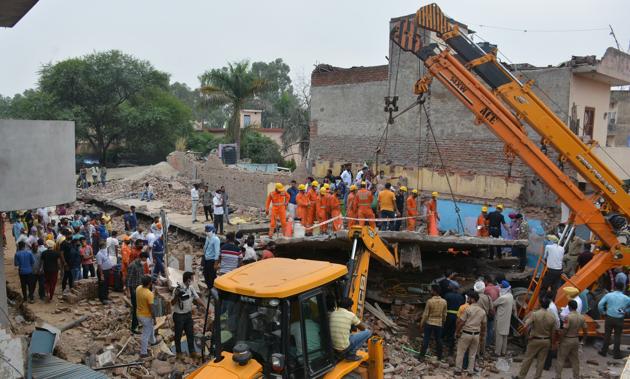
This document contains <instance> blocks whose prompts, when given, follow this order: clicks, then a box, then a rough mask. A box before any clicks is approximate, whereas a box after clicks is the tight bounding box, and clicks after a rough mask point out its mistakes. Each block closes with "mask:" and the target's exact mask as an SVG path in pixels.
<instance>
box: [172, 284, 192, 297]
mask: <svg viewBox="0 0 630 379" xmlns="http://www.w3.org/2000/svg"><path fill="white" fill-rule="evenodd" d="M175 297H177V299H178V300H181V301H184V300H188V299H190V293H189V292H188V289H187V288H185V287H183V286H182V285H181V284H179V283H177V290H176V291H175Z"/></svg>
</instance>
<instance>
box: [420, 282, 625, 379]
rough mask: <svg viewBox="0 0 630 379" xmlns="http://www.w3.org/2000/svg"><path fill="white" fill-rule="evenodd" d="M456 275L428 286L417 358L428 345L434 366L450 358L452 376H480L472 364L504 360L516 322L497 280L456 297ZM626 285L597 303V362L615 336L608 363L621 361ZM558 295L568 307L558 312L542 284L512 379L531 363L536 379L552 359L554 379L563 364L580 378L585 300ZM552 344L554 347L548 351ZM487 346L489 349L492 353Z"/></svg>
mask: <svg viewBox="0 0 630 379" xmlns="http://www.w3.org/2000/svg"><path fill="white" fill-rule="evenodd" d="M456 275H457V274H456V273H454V272H451V271H448V272H446V273H445V274H444V276H442V277H440V278H438V279H436V280H434V281H433V282H432V285H431V297H430V298H429V299H428V301H427V302H426V305H425V308H424V312H423V314H422V318H421V320H420V329H421V331H422V334H423V341H422V348H421V351H420V356H421V357H424V356H425V355H426V354H427V351H428V348H429V345H430V342H431V341H434V354H435V356H437V358H438V359H439V360H442V359H443V357H444V355H448V356H454V357H455V374H456V375H460V374H461V373H462V372H463V371H464V370H467V371H468V373H469V374H471V375H473V374H476V373H478V372H479V368H478V367H477V366H476V365H475V362H476V359H477V358H485V357H488V356H491V357H494V358H499V357H505V356H506V354H507V341H508V335H510V330H511V325H512V318H513V317H516V316H518V315H517V309H516V302H515V299H514V296H513V294H512V291H511V286H510V283H509V282H508V281H507V280H505V279H503V278H502V277H501V278H498V279H495V278H492V277H490V278H481V279H479V280H477V281H476V282H475V283H474V285H473V288H472V289H470V290H468V291H461V290H460V285H459V283H458V282H457V280H456ZM627 285H628V283H627V277H625V282H624V277H623V276H621V275H620V276H619V277H618V279H615V283H614V286H615V290H614V291H612V292H609V293H608V294H606V295H605V296H604V297H603V298H602V299H601V300H600V301H599V303H598V310H599V312H600V313H601V314H602V315H605V320H606V321H605V333H604V343H603V347H602V350H600V351H599V354H600V355H602V356H606V354H607V353H608V347H609V345H610V343H611V336H612V335H613V334H614V340H613V341H612V342H613V358H614V359H621V358H623V357H622V355H621V352H620V350H619V349H620V338H621V334H622V332H623V330H622V329H623V320H624V317H625V314H626V313H627V312H628V311H630V297H628V296H627V295H626V294H625V293H624V290H625V289H626V288H627ZM563 295H564V296H566V299H567V301H568V304H567V305H566V306H565V307H563V308H561V309H558V307H557V306H556V305H555V303H554V299H555V298H556V292H554V291H553V287H551V286H545V284H543V289H542V291H541V294H540V297H539V304H538V305H539V306H538V308H537V310H536V311H534V312H532V313H530V314H529V315H527V316H526V317H525V319H524V330H525V333H526V336H527V337H528V338H527V339H528V344H527V348H526V351H525V355H524V358H523V361H522V364H521V367H520V370H519V373H518V375H517V376H514V378H521V379H522V378H525V377H526V376H527V373H528V372H529V369H530V366H531V365H532V363H533V361H534V360H536V361H537V366H536V373H535V376H534V377H535V378H540V376H541V374H542V370H543V369H550V368H551V367H552V359H553V357H556V358H557V361H556V364H555V374H556V378H561V373H562V369H563V367H564V364H565V361H566V360H567V359H568V360H569V362H570V364H571V368H572V372H573V377H574V378H579V377H580V376H579V372H580V361H579V346H580V341H579V339H578V337H579V331H580V330H581V331H582V332H583V333H586V332H587V330H586V323H585V318H584V314H585V313H586V312H587V308H586V307H585V304H586V300H584V299H583V297H581V295H583V294H582V293H580V291H579V290H578V289H577V288H575V287H570V286H568V287H567V286H565V287H564V288H563ZM552 341H554V342H557V344H553V345H552ZM491 345H494V348H493V349H492V348H491Z"/></svg>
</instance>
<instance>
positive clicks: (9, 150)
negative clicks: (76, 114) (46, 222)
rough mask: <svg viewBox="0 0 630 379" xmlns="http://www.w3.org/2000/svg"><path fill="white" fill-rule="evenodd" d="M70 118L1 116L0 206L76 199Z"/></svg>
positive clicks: (25, 206)
mask: <svg viewBox="0 0 630 379" xmlns="http://www.w3.org/2000/svg"><path fill="white" fill-rule="evenodd" d="M74 168H75V156H74V122H73V121H32V120H0V210H1V211H12V210H21V209H32V208H39V207H47V206H51V205H57V204H62V203H70V202H73V201H74V200H75V199H76V190H75V176H74V171H75V170H74Z"/></svg>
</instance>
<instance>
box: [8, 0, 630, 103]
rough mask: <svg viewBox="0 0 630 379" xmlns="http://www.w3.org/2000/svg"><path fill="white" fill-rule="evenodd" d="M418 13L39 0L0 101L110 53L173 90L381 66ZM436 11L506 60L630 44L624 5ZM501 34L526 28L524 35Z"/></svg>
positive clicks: (452, 3)
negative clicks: (208, 78) (254, 75)
mask: <svg viewBox="0 0 630 379" xmlns="http://www.w3.org/2000/svg"><path fill="white" fill-rule="evenodd" d="M423 4H427V3H422V2H420V1H407V0H405V1H402V0H335V1H333V0H317V1H304V0H292V1H290V0H265V1H261V0H258V1H253V0H248V1H245V0H229V1H217V0H180V1H173V0H170V1H166V0H106V1H102V0H101V1H96V0H40V1H39V3H38V4H37V5H35V7H34V8H33V9H31V11H30V12H29V13H28V14H26V16H25V17H24V18H23V19H22V20H21V21H20V22H19V23H18V24H17V25H16V26H15V27H13V28H0V49H2V50H1V54H0V94H2V95H5V96H7V95H11V96H12V95H13V94H15V93H19V92H22V91H24V90H25V89H27V88H31V87H33V86H35V84H36V80H37V71H38V70H39V68H40V67H41V65H42V64H44V63H48V62H56V61H59V60H63V59H65V58H69V57H75V56H80V55H84V54H88V53H91V52H95V51H103V50H108V49H120V50H122V51H124V52H126V53H129V54H132V55H134V56H136V57H138V58H141V59H146V60H149V61H150V62H151V63H152V64H153V65H154V66H155V67H156V68H157V69H159V70H162V71H166V72H168V73H170V74H171V78H172V80H173V81H180V82H185V83H187V84H188V85H189V86H191V87H197V86H198V84H199V83H198V80H197V77H198V75H199V74H201V73H203V72H204V71H205V70H208V69H210V68H215V67H222V66H224V65H225V63H226V62H228V61H236V60H242V59H249V60H251V61H270V60H272V59H275V58H277V57H281V58H283V59H284V60H285V62H287V63H288V64H289V65H290V66H291V70H292V76H293V77H294V79H295V78H296V77H299V76H302V77H306V78H308V77H309V75H310V72H311V70H312V69H313V66H314V65H315V64H317V63H329V64H332V65H335V66H341V67H350V66H370V65H378V64H385V63H386V60H385V55H386V54H387V51H388V21H389V19H390V18H391V17H397V16H401V15H406V14H410V13H414V12H415V11H416V10H417V8H418V7H420V6H421V5H423ZM439 5H440V6H441V8H442V10H443V11H444V12H446V13H447V14H448V15H449V16H450V17H453V18H454V19H456V20H458V21H460V22H462V23H465V24H468V25H469V27H470V28H471V29H474V30H476V31H477V32H478V34H479V36H480V37H483V38H484V39H486V40H488V41H491V42H493V43H496V44H498V45H499V49H500V50H501V51H502V52H503V53H504V54H506V55H507V56H508V57H509V58H510V59H511V60H512V61H514V62H529V63H532V64H536V65H548V64H557V63H559V62H562V61H564V60H567V59H569V58H570V57H571V55H591V54H594V55H596V56H597V57H601V56H602V55H603V53H604V51H605V50H606V48H607V47H609V46H614V41H613V39H612V36H610V35H609V31H608V30H596V31H589V32H579V31H572V32H534V31H536V30H553V31H558V30H569V29H592V28H595V29H598V28H607V27H608V24H611V25H612V26H613V28H614V30H615V33H616V34H617V39H618V40H619V43H620V45H621V47H622V49H623V50H624V51H625V50H627V49H628V44H629V42H630V22H629V21H630V20H629V16H630V1H628V0H600V1H595V0H593V1H588V0H566V1H564V0H545V1H540V0H529V1H522V0H521V1H511V0H503V1H499V0H493V1H483V0H477V1H461V0H459V1H457V0H442V1H440V2H439ZM481 25H488V26H495V27H500V28H516V29H528V30H530V32H527V33H523V32H517V31H509V30H504V29H497V28H488V27H483V26H481Z"/></svg>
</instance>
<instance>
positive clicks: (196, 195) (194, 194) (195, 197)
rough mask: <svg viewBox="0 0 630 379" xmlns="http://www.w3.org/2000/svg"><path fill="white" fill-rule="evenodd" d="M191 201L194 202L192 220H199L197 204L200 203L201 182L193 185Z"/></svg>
mask: <svg viewBox="0 0 630 379" xmlns="http://www.w3.org/2000/svg"><path fill="white" fill-rule="evenodd" d="M190 201H191V202H192V222H193V224H194V223H195V222H197V206H198V205H199V184H195V185H193V188H192V189H191V190H190Z"/></svg>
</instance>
